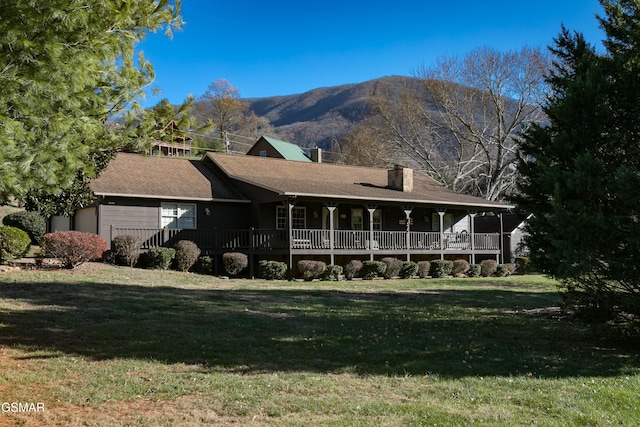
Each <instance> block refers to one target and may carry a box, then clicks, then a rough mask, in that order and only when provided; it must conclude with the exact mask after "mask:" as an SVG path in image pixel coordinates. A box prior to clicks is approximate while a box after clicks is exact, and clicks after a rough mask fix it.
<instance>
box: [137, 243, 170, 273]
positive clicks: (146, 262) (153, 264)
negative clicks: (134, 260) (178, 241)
mask: <svg viewBox="0 0 640 427" xmlns="http://www.w3.org/2000/svg"><path fill="white" fill-rule="evenodd" d="M175 255H176V250H175V249H173V248H164V247H156V248H151V249H149V250H148V251H147V252H146V253H144V254H142V255H141V256H140V264H141V265H142V266H143V267H145V268H150V269H158V270H168V269H169V268H170V267H171V263H172V262H173V258H174V257H175Z"/></svg>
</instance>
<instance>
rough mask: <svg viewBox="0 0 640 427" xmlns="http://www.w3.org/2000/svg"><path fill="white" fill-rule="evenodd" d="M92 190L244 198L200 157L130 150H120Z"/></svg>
mask: <svg viewBox="0 0 640 427" xmlns="http://www.w3.org/2000/svg"><path fill="white" fill-rule="evenodd" d="M91 190H92V191H93V192H94V194H96V195H98V196H125V197H141V198H157V199H176V200H206V201H209V200H214V199H226V200H244V198H243V197H242V196H241V195H239V193H237V192H236V191H235V190H234V189H233V187H232V186H231V185H229V183H228V182H225V181H224V179H223V178H220V177H218V176H216V175H215V174H214V173H213V171H212V170H211V169H210V168H208V167H207V166H206V165H204V164H203V162H201V161H198V160H188V159H184V158H177V157H156V156H142V155H139V154H128V153H118V154H117V155H116V157H115V158H114V159H113V160H112V161H111V162H110V163H109V165H108V166H107V168H106V169H105V170H104V171H103V172H102V174H101V175H100V176H99V177H98V178H97V179H94V180H93V181H92V182H91Z"/></svg>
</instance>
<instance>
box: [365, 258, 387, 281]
mask: <svg viewBox="0 0 640 427" xmlns="http://www.w3.org/2000/svg"><path fill="white" fill-rule="evenodd" d="M386 269H387V264H385V263H384V262H382V261H370V260H367V261H364V262H363V263H362V269H361V270H360V277H362V278H363V279H364V280H372V279H375V278H376V277H382V276H384V272H385V271H386Z"/></svg>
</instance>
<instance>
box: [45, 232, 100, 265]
mask: <svg viewBox="0 0 640 427" xmlns="http://www.w3.org/2000/svg"><path fill="white" fill-rule="evenodd" d="M40 247H41V248H42V251H43V252H44V254H45V256H47V257H51V258H59V259H60V260H62V264H63V266H64V267H65V268H69V269H71V268H75V267H77V266H79V265H80V264H82V263H84V262H86V261H91V260H94V259H99V258H101V257H102V254H104V253H105V252H106V251H107V241H106V240H104V239H103V238H102V237H100V236H98V235H97V234H93V233H84V232H82V231H56V232H54V233H48V234H45V235H44V236H42V240H41V241H40Z"/></svg>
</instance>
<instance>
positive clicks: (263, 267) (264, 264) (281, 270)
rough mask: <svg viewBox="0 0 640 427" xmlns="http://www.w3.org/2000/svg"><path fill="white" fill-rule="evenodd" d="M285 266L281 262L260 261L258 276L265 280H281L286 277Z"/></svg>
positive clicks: (286, 268)
mask: <svg viewBox="0 0 640 427" xmlns="http://www.w3.org/2000/svg"><path fill="white" fill-rule="evenodd" d="M287 270H288V267H287V264H285V263H284V262H281V261H270V260H264V259H263V260H260V262H259V263H258V275H259V276H260V277H261V278H262V279H266V280H283V279H285V278H286V276H287Z"/></svg>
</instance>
